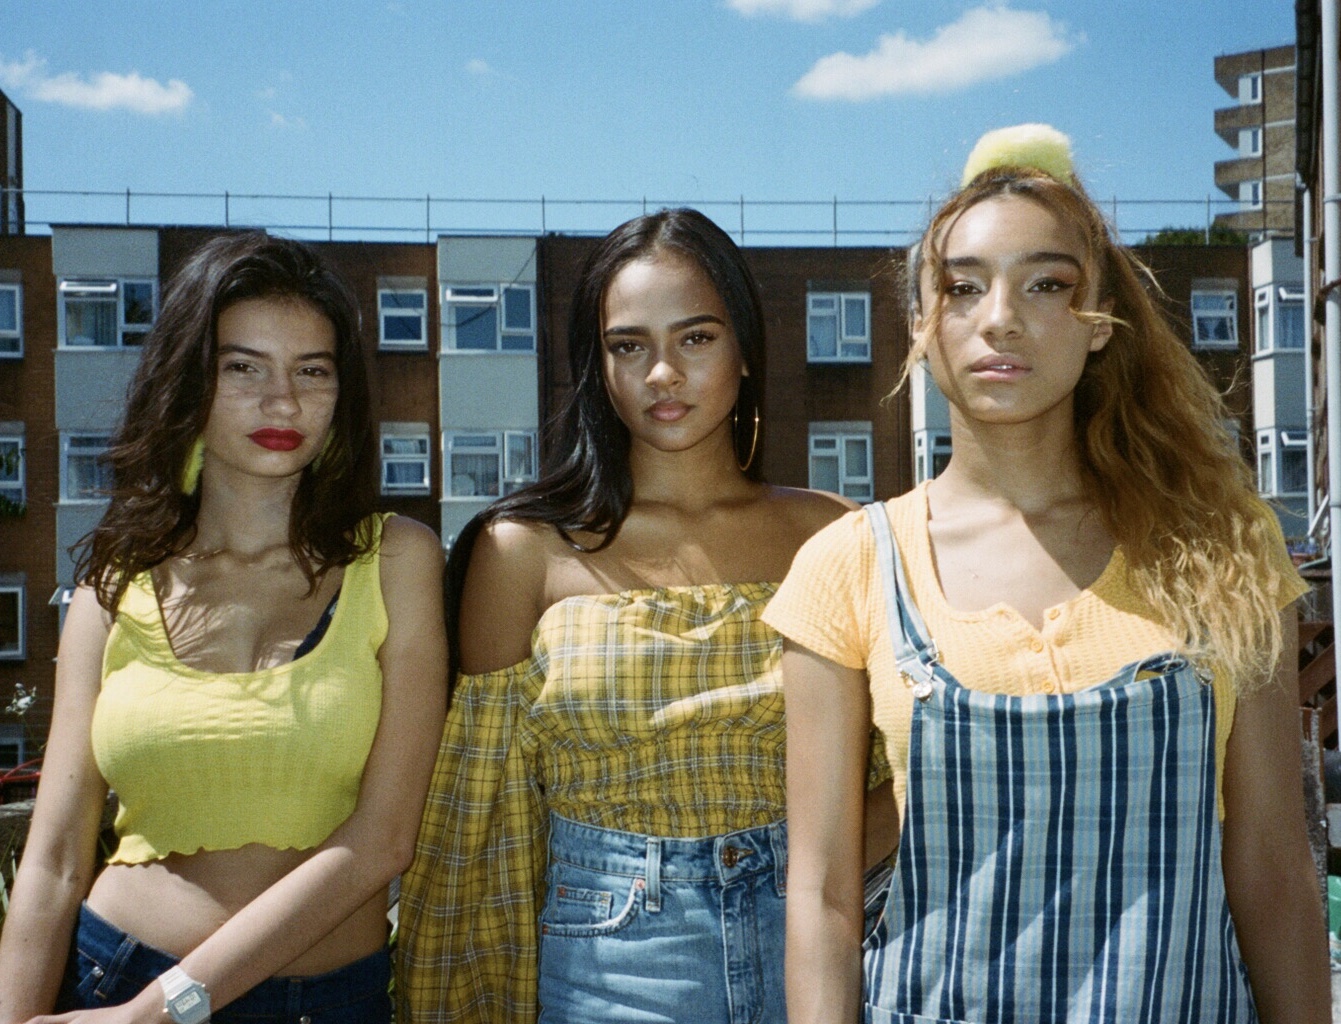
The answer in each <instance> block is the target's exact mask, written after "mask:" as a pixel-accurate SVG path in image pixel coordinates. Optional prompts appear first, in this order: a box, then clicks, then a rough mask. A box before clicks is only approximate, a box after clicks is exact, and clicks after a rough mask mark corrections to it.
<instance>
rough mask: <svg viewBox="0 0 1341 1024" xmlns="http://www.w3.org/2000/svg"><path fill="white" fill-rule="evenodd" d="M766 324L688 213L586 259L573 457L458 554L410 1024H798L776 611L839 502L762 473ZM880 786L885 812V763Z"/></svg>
mask: <svg viewBox="0 0 1341 1024" xmlns="http://www.w3.org/2000/svg"><path fill="white" fill-rule="evenodd" d="M762 333H763V329H762V317H761V316H760V310H759V301H758V297H757V294H756V291H755V287H754V283H753V280H752V278H751V276H750V273H749V270H748V269H747V268H746V266H745V264H744V261H743V259H742V257H741V254H740V252H739V250H737V249H736V247H735V245H734V244H733V243H732V242H731V241H730V239H729V238H728V237H727V236H726V235H725V234H724V233H723V232H722V231H721V230H720V229H718V228H717V227H716V226H715V225H713V224H712V223H711V222H710V221H708V220H707V219H706V218H704V217H703V216H702V215H701V214H698V213H695V212H694V211H690V210H672V211H662V212H661V213H658V214H655V215H651V216H645V217H640V218H637V219H635V220H633V221H630V222H629V223H628V224H625V225H623V226H622V227H620V228H618V229H616V230H615V232H613V233H612V234H611V235H610V236H608V237H607V238H606V239H604V240H603V241H602V242H601V243H599V244H598V246H597V247H596V249H595V250H594V252H593V253H592V255H591V256H590V257H589V259H588V262H587V264H586V266H585V268H584V270H583V273H582V278H581V282H580V284H579V287H578V291H577V295H576V297H575V299H574V306H573V319H572V324H571V326H570V332H569V358H570V363H571V368H572V375H573V379H574V381H575V382H576V385H575V397H574V403H573V405H572V407H571V408H570V409H569V410H568V413H567V415H566V417H565V426H566V427H567V429H568V431H569V433H568V442H569V443H567V444H564V445H561V446H560V449H559V450H561V451H567V452H571V453H572V454H570V455H569V457H568V459H567V461H566V462H564V463H563V464H562V465H561V466H560V467H559V468H558V469H557V470H556V471H555V472H554V473H553V474H551V475H549V476H547V477H546V478H545V479H543V480H541V481H540V482H539V483H538V484H536V485H534V487H532V488H529V489H528V490H526V491H523V492H520V493H519V494H516V495H512V496H510V497H508V498H505V499H503V500H502V501H500V502H499V503H497V504H496V505H495V506H493V507H492V508H491V509H490V510H489V511H488V512H486V513H485V514H484V515H483V516H481V517H480V518H479V519H477V520H476V521H474V522H473V523H472V524H471V526H470V527H467V529H466V530H465V531H463V534H462V536H461V537H460V538H458V540H457V542H456V545H455V547H454V548H453V552H452V560H451V565H450V568H449V573H448V575H449V586H448V594H449V597H448V610H449V615H448V617H449V620H450V621H451V622H452V624H453V627H455V628H456V636H457V638H458V643H456V644H455V645H454V656H455V657H457V658H459V659H460V660H459V667H460V669H461V670H462V672H461V674H460V675H459V676H458V677H457V680H456V688H455V693H454V697H453V702H452V707H451V710H450V712H449V716H448V723H447V728H446V731H445V734H444V737H443V743H442V747H441V751H440V753H439V758H438V766H437V770H436V775H435V780H434V785H433V788H432V792H431V794H430V797H429V805H428V809H427V812H426V815H425V819H424V823H423V827H422V829H421V832H420V837H419V848H418V854H417V857H416V861H415V865H414V867H413V868H412V870H411V871H410V873H409V874H408V875H407V876H406V878H405V881H404V886H403V889H402V896H401V933H400V949H399V956H400V964H399V968H398V969H399V975H398V1000H399V1007H400V1019H401V1020H402V1021H403V1022H406V1024H419V1022H433V1024H438V1022H447V1021H452V1022H455V1021H462V1022H484V1021H489V1022H499V1024H502V1022H508V1024H514V1022H527V1021H536V1020H539V1021H541V1022H546V1021H571V1020H582V1021H607V1020H608V1021H628V1020H633V1019H637V1020H640V1021H663V1022H674V1021H694V1022H695V1024H699V1022H714V1021H721V1022H723V1024H726V1022H730V1021H737V1020H781V1019H782V1015H783V1013H784V1009H783V1005H782V1001H783V994H782V987H783V986H782V969H783V951H782V947H783V927H784V896H785V886H786V866H787V861H786V825H785V822H784V821H783V815H784V808H785V792H784V775H783V771H784V760H785V753H784V739H785V737H784V724H783V705H782V692H781V676H780V670H779V664H780V658H781V640H780V638H779V636H778V634H777V633H775V632H774V631H773V630H772V629H770V628H769V627H767V626H765V625H764V624H763V623H762V621H761V620H760V615H761V614H762V612H763V609H764V606H765V605H766V604H767V603H768V601H769V599H770V598H771V597H772V596H773V593H774V591H775V590H776V586H777V582H776V581H778V580H780V579H781V577H782V576H783V575H784V574H785V572H786V569H787V567H788V565H789V564H790V562H791V558H792V556H793V555H794V554H795V552H796V550H797V548H799V547H800V545H801V544H802V543H803V542H804V541H805V540H806V539H807V538H808V537H809V536H810V535H812V534H813V533H814V532H815V531H817V530H818V529H820V528H821V527H823V526H824V525H826V524H827V523H829V522H831V521H832V520H833V519H834V518H836V517H837V516H838V515H840V514H841V513H842V512H843V511H844V510H845V508H847V507H849V506H848V505H847V503H844V502H842V501H841V500H840V499H836V498H834V497H833V496H831V495H821V494H816V493H813V492H808V491H796V490H790V489H786V488H776V487H770V486H768V485H765V484H763V483H760V482H759V481H758V480H757V479H756V476H757V473H758V468H757V467H758V465H759V452H760V444H759V417H758V415H757V410H758V409H759V407H760V398H759V392H758V388H757V382H758V381H761V380H762V377H763V365H762V354H763V338H762ZM877 746H878V745H877ZM872 779H873V781H875V782H876V784H877V787H876V790H875V794H874V795H873V799H872V805H873V807H874V808H882V807H884V806H885V804H886V803H887V804H888V806H889V811H888V812H887V813H888V816H889V817H890V818H892V800H890V798H889V788H888V786H882V785H880V783H883V782H885V781H886V779H887V772H886V771H884V770H883V760H881V761H880V762H879V766H877V767H875V768H874V769H873V770H872ZM879 820H880V815H879V813H878V812H873V815H872V827H871V829H870V832H871V837H872V838H871V843H870V845H871V849H872V856H871V860H872V861H873V862H878V861H880V859H881V858H880V854H887V853H888V851H889V849H890V847H891V846H892V842H893V832H892V829H891V830H890V831H888V833H887V834H884V835H883V836H882V835H881V832H880V829H879V828H878V827H877V823H878V821H879ZM882 845H883V849H881V846H882ZM880 880H881V879H880V873H879V872H878V871H877V872H876V875H875V878H874V880H873V884H874V885H878V884H879V882H880Z"/></svg>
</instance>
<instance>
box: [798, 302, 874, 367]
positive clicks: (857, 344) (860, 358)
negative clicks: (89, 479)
mask: <svg viewBox="0 0 1341 1024" xmlns="http://www.w3.org/2000/svg"><path fill="white" fill-rule="evenodd" d="M849 303H856V304H858V305H859V306H860V308H861V320H862V323H861V324H860V325H850V324H849V322H848V321H849V320H850V319H851V317H850V316H849V314H850V312H851V310H850V309H849V306H848V304H849ZM817 317H823V318H825V319H830V318H832V319H833V321H834V327H835V340H834V354H833V355H821V354H817V353H816V351H815V346H814V344H813V337H812V335H811V332H810V323H811V320H812V319H814V318H817ZM806 361H807V362H810V363H869V362H870V361H871V293H870V292H819V291H816V292H806Z"/></svg>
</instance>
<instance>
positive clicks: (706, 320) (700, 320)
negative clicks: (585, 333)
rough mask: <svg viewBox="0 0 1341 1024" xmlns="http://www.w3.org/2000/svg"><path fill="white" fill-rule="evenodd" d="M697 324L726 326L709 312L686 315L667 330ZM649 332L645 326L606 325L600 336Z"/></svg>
mask: <svg viewBox="0 0 1341 1024" xmlns="http://www.w3.org/2000/svg"><path fill="white" fill-rule="evenodd" d="M698 324H717V325H718V326H719V327H725V326H726V322H725V321H724V320H722V318H721V317H718V316H713V315H712V314H711V313H699V314H698V315H696V316H687V317H685V318H684V319H683V320H676V321H675V322H674V323H671V324H668V325H667V330H670V331H683V330H684V329H685V328H686V327H695V326H697V325H698ZM650 333H651V332H650V331H648V330H647V328H645V327H607V328H606V329H605V330H604V331H603V332H602V336H603V337H606V338H612V337H613V338H620V337H643V336H644V335H647V334H650Z"/></svg>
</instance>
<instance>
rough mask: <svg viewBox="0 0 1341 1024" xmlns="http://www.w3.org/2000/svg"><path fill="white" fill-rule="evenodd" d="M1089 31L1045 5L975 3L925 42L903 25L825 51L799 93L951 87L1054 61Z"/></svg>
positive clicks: (870, 93) (893, 92) (830, 96)
mask: <svg viewBox="0 0 1341 1024" xmlns="http://www.w3.org/2000/svg"><path fill="white" fill-rule="evenodd" d="M1084 38H1085V37H1084V36H1083V35H1081V34H1079V33H1069V32H1068V31H1067V28H1066V26H1065V25H1064V24H1062V23H1061V22H1058V21H1054V20H1053V19H1052V18H1050V17H1049V16H1048V15H1047V13H1046V12H1044V11H1013V10H1011V9H1010V8H1008V7H1005V6H988V7H975V8H973V9H972V10H970V11H966V12H965V13H964V16H963V17H961V18H960V19H959V20H958V21H955V22H951V23H950V24H949V25H945V26H943V27H941V28H939V29H937V30H936V32H935V34H934V35H933V36H932V37H931V38H930V39H928V40H926V41H925V42H923V41H919V40H916V39H909V38H908V36H907V35H906V34H905V33H903V32H897V33H895V34H894V35H882V36H881V37H880V42H879V43H878V44H877V45H876V48H875V49H874V50H872V51H871V52H870V53H868V54H866V55H865V56H854V55H852V54H850V53H832V54H829V56H827V57H821V58H820V59H819V60H818V61H816V62H815V66H814V67H812V68H811V69H810V70H809V71H807V72H806V73H805V75H803V76H802V77H801V79H800V81H798V82H797V83H796V84H795V85H794V86H792V92H793V93H795V94H796V95H797V96H802V97H804V98H806V99H816V100H853V101H857V100H869V99H873V98H875V97H877V96H897V95H905V94H909V93H912V94H922V95H925V94H928V93H937V92H952V91H954V90H957V89H967V88H968V87H969V86H972V85H977V84H978V83H979V82H988V81H992V80H993V79H998V78H1008V77H1010V76H1011V75H1017V74H1020V73H1021V72H1024V71H1029V70H1031V69H1032V68H1036V67H1040V66H1041V65H1044V64H1051V63H1052V62H1053V61H1056V60H1060V59H1061V58H1062V57H1063V56H1065V55H1066V54H1067V53H1069V52H1070V51H1071V50H1072V49H1074V48H1075V47H1076V45H1077V44H1079V43H1082V42H1084Z"/></svg>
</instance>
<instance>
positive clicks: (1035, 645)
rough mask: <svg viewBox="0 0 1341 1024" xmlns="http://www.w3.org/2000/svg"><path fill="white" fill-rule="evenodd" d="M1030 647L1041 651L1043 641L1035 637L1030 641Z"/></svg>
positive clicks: (1035, 651) (1036, 651) (1034, 650)
mask: <svg viewBox="0 0 1341 1024" xmlns="http://www.w3.org/2000/svg"><path fill="white" fill-rule="evenodd" d="M1029 649H1030V650H1031V651H1033V652H1034V653H1035V654H1037V653H1038V652H1039V651H1041V650H1043V641H1042V640H1040V639H1039V638H1038V637H1034V639H1032V640H1030V641H1029Z"/></svg>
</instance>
